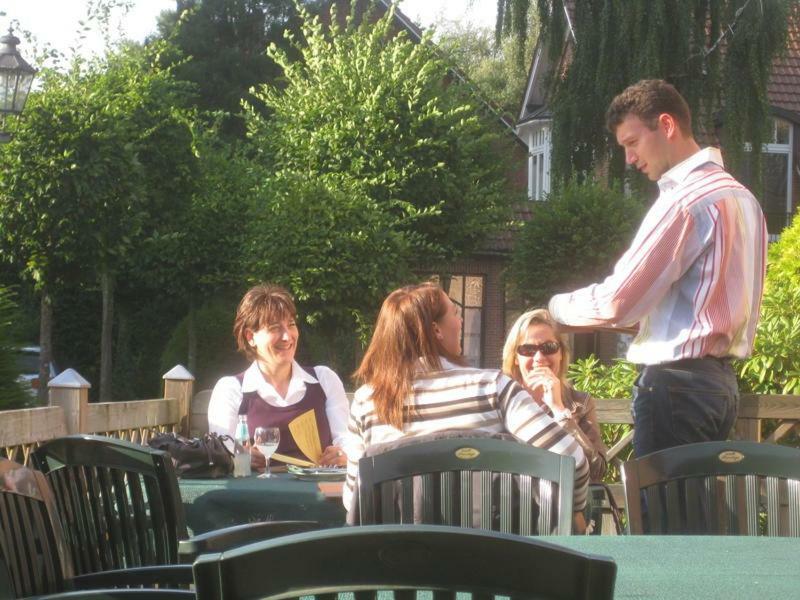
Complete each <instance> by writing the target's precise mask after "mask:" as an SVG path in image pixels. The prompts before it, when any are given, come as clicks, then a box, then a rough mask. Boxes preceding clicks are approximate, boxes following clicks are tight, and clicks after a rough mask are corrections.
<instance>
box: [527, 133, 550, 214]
mask: <svg viewBox="0 0 800 600" xmlns="http://www.w3.org/2000/svg"><path fill="white" fill-rule="evenodd" d="M550 131H551V126H550V122H549V121H548V122H542V123H536V124H535V125H534V126H533V127H531V128H530V129H529V130H528V199H529V200H537V201H538V200H544V198H545V196H546V195H547V194H549V193H550V150H551V146H550Z"/></svg>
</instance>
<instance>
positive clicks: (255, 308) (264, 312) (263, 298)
mask: <svg viewBox="0 0 800 600" xmlns="http://www.w3.org/2000/svg"><path fill="white" fill-rule="evenodd" d="M296 317H297V309H296V308H295V306H294V300H292V297H291V295H289V292H288V291H286V289H285V288H283V287H281V286H279V285H275V284H274V283H260V284H258V285H256V286H253V287H251V288H250V289H249V290H247V293H246V294H245V295H244V296H243V297H242V300H241V301H240V302H239V308H237V309H236V318H235V319H234V321H233V337H234V338H236V347H237V348H238V350H239V352H242V353H243V354H244V355H245V356H246V357H247V360H255V358H256V351H255V349H254V348H253V347H252V346H251V345H250V343H249V342H248V341H247V332H248V331H254V332H255V331H258V330H259V329H261V328H262V327H266V326H268V325H270V324H271V323H277V322H279V321H283V320H285V319H290V320H291V319H295V318H296Z"/></svg>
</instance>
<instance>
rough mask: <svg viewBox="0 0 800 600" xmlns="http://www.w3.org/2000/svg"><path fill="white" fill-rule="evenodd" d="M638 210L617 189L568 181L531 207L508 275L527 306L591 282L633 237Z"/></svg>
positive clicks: (635, 205)
mask: <svg viewBox="0 0 800 600" xmlns="http://www.w3.org/2000/svg"><path fill="white" fill-rule="evenodd" d="M643 209H644V206H643V205H642V204H641V203H640V202H639V201H637V200H635V199H633V198H632V197H630V196H626V195H625V194H623V193H622V192H621V191H620V190H618V189H617V188H606V187H604V186H602V185H600V184H597V183H587V184H578V183H575V182H570V183H568V184H566V185H564V186H563V187H562V188H561V189H559V190H558V191H557V192H555V193H553V194H551V195H550V196H548V198H547V201H546V202H537V203H535V204H534V205H533V214H532V215H531V219H530V220H529V221H527V222H526V223H525V224H524V225H523V227H522V230H521V231H520V232H519V235H518V236H517V240H516V243H515V246H514V254H513V257H512V263H511V274H512V278H513V281H514V284H515V286H516V287H517V290H518V292H519V294H520V295H521V297H522V298H523V299H524V300H526V301H527V302H528V303H529V304H530V305H532V306H535V305H541V306H544V305H546V304H547V301H548V300H549V299H550V298H551V297H552V296H553V294H555V293H559V292H565V291H569V290H573V289H577V288H579V287H583V286H585V285H589V284H590V283H592V282H593V281H596V280H597V277H598V275H600V274H602V273H604V272H607V271H608V270H609V267H610V265H612V264H613V263H614V262H615V261H616V260H617V259H618V258H619V256H620V255H621V254H622V252H623V251H624V250H625V248H626V247H627V245H628V244H629V243H630V241H631V239H632V238H633V234H634V232H635V229H636V226H637V225H638V223H639V220H640V218H641V216H642V213H643Z"/></svg>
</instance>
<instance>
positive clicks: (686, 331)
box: [549, 148, 767, 365]
mask: <svg viewBox="0 0 800 600" xmlns="http://www.w3.org/2000/svg"><path fill="white" fill-rule="evenodd" d="M658 185H659V188H660V195H659V197H658V199H657V200H656V202H655V204H654V205H653V207H652V208H651V209H650V211H649V212H648V213H647V215H646V216H645V218H644V221H643V222H642V225H641V227H640V228H639V231H638V232H637V234H636V237H635V239H634V241H633V243H632V244H631V247H630V248H629V249H628V250H627V251H626V252H625V254H624V255H623V256H622V258H621V259H620V260H619V262H618V263H617V264H616V266H615V267H614V272H613V273H612V274H611V275H610V276H609V277H608V278H606V279H605V281H603V282H602V283H598V284H594V285H590V286H588V287H585V288H582V289H580V290H577V291H575V292H572V293H570V294H559V295H557V296H554V297H553V298H552V299H551V300H550V306H549V308H550V313H551V314H552V315H553V317H554V318H555V319H556V320H557V321H559V322H561V323H566V324H568V325H579V326H580V325H585V326H591V325H606V326H628V325H633V324H635V323H639V333H638V335H637V336H636V339H634V341H633V343H632V344H631V346H630V349H629V350H628V360H630V361H631V362H634V363H637V364H644V365H654V364H660V363H665V362H670V361H674V360H680V359H684V358H702V357H704V356H716V357H720V358H724V357H735V358H745V357H747V356H748V355H749V354H750V351H751V350H752V347H753V340H754V337H755V330H756V324H757V322H758V316H759V310H760V306H761V294H762V287H763V283H764V274H765V271H766V251H767V229H766V223H765V221H764V215H763V213H762V212H761V207H760V206H759V204H758V201H757V200H756V199H755V198H754V197H753V195H752V194H751V193H750V192H749V191H748V190H747V188H745V187H744V186H743V185H742V184H740V183H739V182H738V181H736V180H735V179H734V178H733V177H732V176H731V175H730V174H729V173H727V172H726V171H725V170H724V169H723V165H722V157H721V156H720V154H719V151H718V150H717V149H715V148H706V149H704V150H701V151H699V152H697V153H696V154H694V155H692V156H691V157H689V158H687V159H686V160H685V161H683V162H682V163H680V164H678V165H676V166H675V167H673V168H672V169H670V170H669V171H668V172H667V173H665V174H664V175H663V176H662V177H661V179H660V180H659V182H658Z"/></svg>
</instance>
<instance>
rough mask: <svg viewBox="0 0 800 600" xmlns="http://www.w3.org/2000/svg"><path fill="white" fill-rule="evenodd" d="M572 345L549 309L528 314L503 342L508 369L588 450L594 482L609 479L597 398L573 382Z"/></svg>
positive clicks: (516, 324)
mask: <svg viewBox="0 0 800 600" xmlns="http://www.w3.org/2000/svg"><path fill="white" fill-rule="evenodd" d="M568 367H569V347H568V345H567V339H566V336H565V335H562V334H559V332H558V327H557V324H556V322H555V321H553V318H552V317H551V316H550V313H549V312H547V310H545V309H543V308H539V309H536V310H529V311H528V312H525V313H523V314H522V315H520V317H519V318H518V319H517V321H516V322H515V323H514V325H513V326H512V327H511V330H510V331H509V332H508V337H507V338H506V343H505V345H504V346H503V372H504V373H505V374H506V375H508V376H509V377H511V378H512V379H514V380H515V381H517V382H518V383H519V384H520V385H522V386H523V387H524V388H525V389H526V390H527V391H528V393H530V395H531V396H532V397H533V399H534V400H535V401H536V402H537V403H538V404H539V405H540V406H542V407H543V408H544V409H545V410H546V411H547V412H548V413H549V414H551V415H552V416H553V418H554V419H555V421H556V422H557V423H558V424H559V425H561V427H563V428H564V429H565V430H567V431H568V432H569V433H570V434H572V436H573V437H574V438H575V439H576V440H577V441H578V443H579V444H580V445H581V447H582V448H583V451H584V453H585V454H586V458H587V459H588V460H589V472H590V475H591V479H592V481H593V482H599V481H601V480H602V479H603V475H604V474H605V472H606V452H607V451H608V450H607V448H606V447H605V445H604V444H603V439H602V437H601V435H600V426H599V424H598V423H597V414H596V410H595V400H594V398H592V397H591V396H589V395H588V394H585V393H583V392H579V391H578V390H576V389H575V388H573V387H572V385H571V384H570V383H569V381H567V378H566V375H567V368H568Z"/></svg>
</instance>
